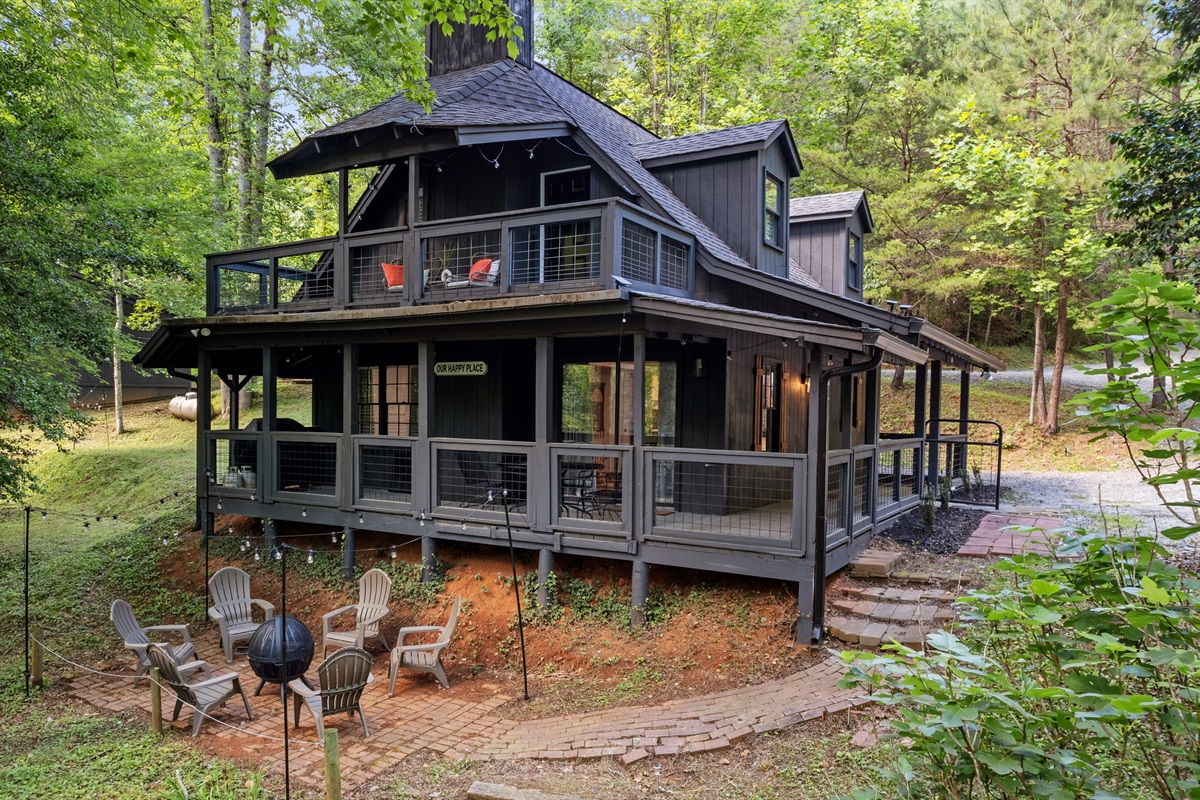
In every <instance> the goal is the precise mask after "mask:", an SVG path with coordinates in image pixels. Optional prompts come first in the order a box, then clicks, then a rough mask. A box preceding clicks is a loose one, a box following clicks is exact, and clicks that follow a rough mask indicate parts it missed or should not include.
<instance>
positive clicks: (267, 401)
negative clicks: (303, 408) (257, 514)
mask: <svg viewBox="0 0 1200 800" xmlns="http://www.w3.org/2000/svg"><path fill="white" fill-rule="evenodd" d="M278 365H279V353H278V351H276V349H275V348H274V347H264V348H263V389H262V405H263V408H262V425H261V429H260V430H261V432H260V433H259V448H258V496H259V499H260V500H262V501H264V502H268V501H270V499H271V498H272V497H273V496H274V494H275V487H276V485H278V481H277V476H276V470H277V469H278V465H277V464H276V463H275V442H274V432H275V417H276V408H275V407H276V404H277V403H278V399H279V398H278V394H277V392H276V386H275V381H276V379H277V378H278V377H279V366H278Z"/></svg>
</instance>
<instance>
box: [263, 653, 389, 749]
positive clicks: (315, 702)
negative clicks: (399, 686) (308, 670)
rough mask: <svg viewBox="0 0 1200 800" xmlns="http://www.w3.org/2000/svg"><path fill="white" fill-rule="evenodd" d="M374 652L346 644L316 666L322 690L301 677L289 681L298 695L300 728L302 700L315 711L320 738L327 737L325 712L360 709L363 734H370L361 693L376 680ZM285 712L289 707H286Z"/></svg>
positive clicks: (294, 694) (295, 702) (352, 711)
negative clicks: (372, 668) (373, 673)
mask: <svg viewBox="0 0 1200 800" xmlns="http://www.w3.org/2000/svg"><path fill="white" fill-rule="evenodd" d="M371 661H372V659H371V654H370V653H368V652H367V651H366V650H363V649H362V648H360V647H347V648H344V649H342V650H338V651H337V652H336V653H334V654H333V655H331V656H330V657H329V658H327V659H325V660H324V661H322V662H321V666H319V667H317V680H318V684H319V686H320V688H319V689H311V688H309V687H308V686H307V685H305V683H304V681H303V680H301V679H300V678H296V679H295V680H292V681H289V682H288V688H289V689H291V690H292V697H294V698H295V700H294V701H293V702H294V707H295V709H296V727H297V728H299V727H300V703H301V701H303V702H304V704H305V705H307V706H308V710H309V711H311V712H312V715H313V719H314V720H315V721H316V723H317V738H318V739H324V738H325V715H326V714H342V713H345V714H350V715H351V716H353V715H354V712H355V711H357V712H358V718H359V720H361V721H362V726H363V736H370V735H371V732H370V730H368V729H367V716H366V715H365V714H363V710H362V693H363V690H364V689H366V688H367V684H368V683H374V682H375V679H374V677H372V676H371ZM285 711H286V709H285Z"/></svg>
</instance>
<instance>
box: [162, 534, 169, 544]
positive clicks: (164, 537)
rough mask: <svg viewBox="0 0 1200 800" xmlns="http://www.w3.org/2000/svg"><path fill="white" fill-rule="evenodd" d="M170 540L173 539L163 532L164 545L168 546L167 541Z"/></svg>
mask: <svg viewBox="0 0 1200 800" xmlns="http://www.w3.org/2000/svg"><path fill="white" fill-rule="evenodd" d="M169 541H171V540H170V539H169V538H167V535H166V534H165V533H164V534H163V538H162V542H163V547H166V546H167V542H169Z"/></svg>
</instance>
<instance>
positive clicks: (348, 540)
mask: <svg viewBox="0 0 1200 800" xmlns="http://www.w3.org/2000/svg"><path fill="white" fill-rule="evenodd" d="M355 533H356V530H355V529H354V528H351V527H346V528H343V529H342V577H343V578H345V579H346V580H348V581H352V580H354V552H355V543H354V540H355V536H354V534H355Z"/></svg>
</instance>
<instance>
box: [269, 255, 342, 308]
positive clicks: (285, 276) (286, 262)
mask: <svg viewBox="0 0 1200 800" xmlns="http://www.w3.org/2000/svg"><path fill="white" fill-rule="evenodd" d="M333 273H334V259H333V250H331V249H323V250H314V251H312V252H309V253H298V254H296V255H289V256H283V257H281V258H280V259H279V260H278V262H277V265H276V271H275V274H276V275H277V276H278V280H279V305H281V306H282V305H285V304H288V303H295V304H297V305H300V304H316V305H327V304H328V303H329V302H330V301H331V300H333V280H334V278H333Z"/></svg>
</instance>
